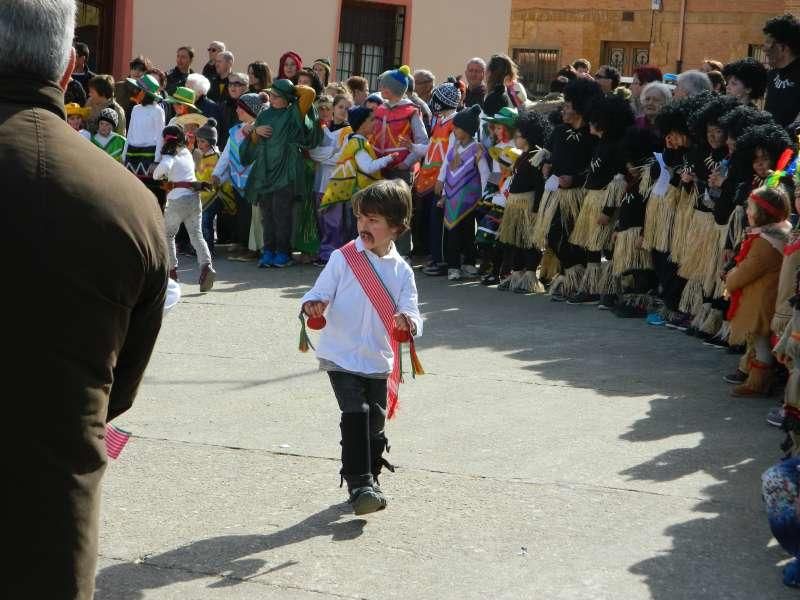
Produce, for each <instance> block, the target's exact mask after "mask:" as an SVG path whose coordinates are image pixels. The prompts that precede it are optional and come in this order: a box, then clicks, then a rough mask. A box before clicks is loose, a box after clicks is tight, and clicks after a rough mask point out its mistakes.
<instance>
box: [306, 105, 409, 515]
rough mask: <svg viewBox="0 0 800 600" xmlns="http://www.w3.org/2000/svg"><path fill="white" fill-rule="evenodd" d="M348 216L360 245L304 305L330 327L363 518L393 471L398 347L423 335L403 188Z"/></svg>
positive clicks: (352, 491) (342, 253)
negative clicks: (407, 251) (407, 250)
mask: <svg viewBox="0 0 800 600" xmlns="http://www.w3.org/2000/svg"><path fill="white" fill-rule="evenodd" d="M354 110H355V109H354ZM357 110H363V109H357ZM353 210H354V211H355V214H356V219H357V227H358V238H357V239H356V240H354V241H352V242H350V243H348V244H347V245H346V246H344V247H343V248H341V249H339V250H336V251H334V252H333V254H331V258H330V260H329V261H328V264H327V265H326V266H325V269H324V270H323V271H322V273H321V274H320V276H319V278H318V279H317V281H316V283H315V284H314V287H313V288H312V289H311V290H310V291H309V292H307V293H306V295H305V296H303V299H302V300H301V305H302V313H303V314H304V315H306V316H308V317H316V318H319V317H321V316H322V315H323V314H324V315H325V319H326V320H327V324H326V325H325V327H324V329H323V330H322V335H321V337H320V340H319V343H318V344H317V358H318V359H319V362H320V368H321V369H322V370H324V371H327V373H328V377H329V378H330V381H331V386H332V387H333V392H334V394H335V396H336V400H337V401H338V403H339V408H340V410H341V411H342V414H341V421H340V428H341V446H342V468H341V471H340V473H341V476H342V478H343V479H344V481H345V482H347V491H348V492H349V496H350V497H349V502H350V503H351V504H352V505H353V510H354V512H355V513H356V514H357V515H363V514H366V513H371V512H375V511H378V510H382V509H384V508H386V497H385V496H384V495H383V493H382V491H381V489H380V487H379V485H378V476H379V475H380V473H381V470H382V468H383V467H384V466H386V467H387V468H389V469H390V470H392V471H393V470H394V468H393V467H392V466H391V465H390V464H389V463H388V462H387V461H386V459H385V458H383V452H384V450H386V449H387V448H388V440H387V439H386V434H385V430H384V427H385V422H386V416H387V411H388V416H389V418H391V417H392V415H393V414H394V411H395V407H396V403H397V388H398V386H399V383H400V375H401V373H400V365H399V351H400V347H399V343H398V342H397V341H396V340H398V338H400V337H401V336H409V335H410V336H420V335H422V317H421V316H420V313H419V308H418V307H417V288H416V284H415V283H414V271H413V270H412V269H411V267H410V266H409V265H408V264H407V263H406V262H405V261H404V260H403V258H402V257H401V256H400V254H399V253H398V252H397V249H396V248H395V244H394V240H396V239H397V237H398V236H399V235H400V234H402V233H403V231H405V230H407V229H408V226H409V221H410V219H411V191H410V190H409V188H408V186H407V185H406V184H405V183H403V182H402V181H397V180H390V181H386V180H384V181H379V182H377V183H375V184H373V185H371V186H369V187H367V188H366V189H364V190H362V191H360V192H359V193H357V194H356V195H355V196H354V197H353ZM301 318H302V316H301Z"/></svg>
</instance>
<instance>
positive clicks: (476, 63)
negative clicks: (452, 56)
mask: <svg viewBox="0 0 800 600" xmlns="http://www.w3.org/2000/svg"><path fill="white" fill-rule="evenodd" d="M485 77H486V61H485V60H483V59H482V58H479V57H477V56H476V57H475V58H473V59H471V60H470V61H469V62H468V63H467V68H466V69H465V70H464V79H466V80H467V93H466V95H465V96H464V106H466V107H470V106H473V105H475V104H477V105H479V106H480V107H481V108H483V99H484V98H486V84H485V83H483V80H484V78H485Z"/></svg>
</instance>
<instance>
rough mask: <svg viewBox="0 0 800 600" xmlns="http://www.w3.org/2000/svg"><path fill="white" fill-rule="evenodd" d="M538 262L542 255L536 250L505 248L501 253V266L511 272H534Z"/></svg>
mask: <svg viewBox="0 0 800 600" xmlns="http://www.w3.org/2000/svg"><path fill="white" fill-rule="evenodd" d="M540 262H542V253H541V251H540V250H539V249H538V248H517V247H516V246H506V247H505V250H504V252H503V264H504V265H507V266H508V268H509V269H511V270H512V271H535V270H536V269H538V268H539V263H540Z"/></svg>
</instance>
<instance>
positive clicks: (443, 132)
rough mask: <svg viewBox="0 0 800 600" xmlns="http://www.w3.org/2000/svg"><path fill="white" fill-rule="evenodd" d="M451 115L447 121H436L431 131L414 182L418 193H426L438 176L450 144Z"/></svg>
mask: <svg viewBox="0 0 800 600" xmlns="http://www.w3.org/2000/svg"><path fill="white" fill-rule="evenodd" d="M453 122H454V121H453V118H452V115H451V116H450V118H449V119H448V120H447V121H444V122H441V121H438V120H437V121H436V123H435V124H434V126H433V130H432V131H431V137H430V143H429V145H428V151H427V152H426V153H425V160H423V161H422V165H421V166H420V170H419V175H418V176H417V180H416V182H415V185H414V187H415V189H416V191H417V193H418V194H427V193H428V192H430V191H431V190H433V187H434V186H435V185H436V180H437V179H438V178H439V171H440V169H441V168H442V163H443V162H444V157H445V156H447V151H448V149H449V145H450V135H451V134H452V133H453V127H455V125H454V124H453Z"/></svg>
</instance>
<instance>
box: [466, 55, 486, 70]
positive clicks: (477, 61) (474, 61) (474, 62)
mask: <svg viewBox="0 0 800 600" xmlns="http://www.w3.org/2000/svg"><path fill="white" fill-rule="evenodd" d="M470 65H480V66H481V67H483V70H484V71H485V70H486V61H485V60H483V59H482V58H481V57H480V56H476V57H475V58H470V59H469V61H467V66H470Z"/></svg>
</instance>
